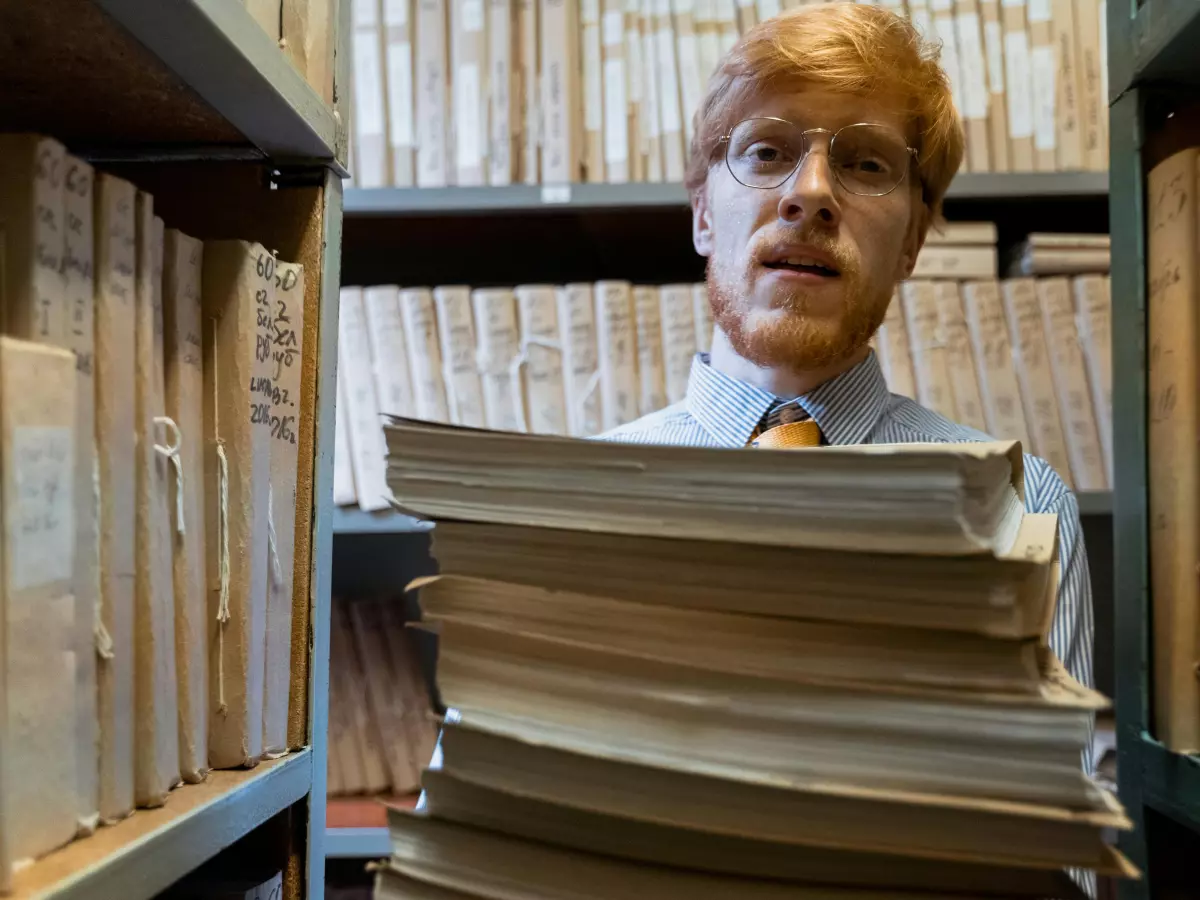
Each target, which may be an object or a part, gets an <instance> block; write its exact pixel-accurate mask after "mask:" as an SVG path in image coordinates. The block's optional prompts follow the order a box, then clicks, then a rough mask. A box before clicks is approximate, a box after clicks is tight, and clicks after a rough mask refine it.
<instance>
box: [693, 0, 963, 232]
mask: <svg viewBox="0 0 1200 900" xmlns="http://www.w3.org/2000/svg"><path fill="white" fill-rule="evenodd" d="M939 55H940V47H939V46H938V45H937V44H932V43H929V42H927V41H925V40H923V39H922V38H921V35H920V34H919V33H918V32H917V30H916V29H915V28H913V27H912V25H910V24H909V23H908V21H906V20H905V19H902V18H901V17H899V16H897V15H896V14H895V13H893V12H890V11H889V10H887V9H885V8H884V7H880V6H868V5H865V4H861V5H860V4H856V3H828V4H818V5H815V6H803V7H800V8H798V9H793V10H790V11H788V12H785V13H783V14H782V15H780V16H776V17H775V18H772V19H768V20H767V21H765V22H761V23H759V24H758V25H756V26H755V27H754V28H751V29H750V30H749V31H747V32H746V33H745V34H744V35H743V36H742V38H741V40H739V41H738V42H737V44H735V45H734V47H733V48H732V49H731V50H730V51H729V52H728V53H727V54H726V55H725V57H724V58H723V59H722V60H721V62H720V64H719V65H718V66H717V70H716V71H715V72H714V73H713V76H712V78H711V79H710V80H709V83H708V92H707V93H706V94H705V96H704V99H703V100H702V101H701V103H700V108H699V109H698V110H697V111H696V116H695V123H694V124H695V128H694V130H693V135H692V146H691V151H690V157H689V159H688V167H687V173H686V175H685V184H686V185H687V189H688V192H689V193H690V194H694V193H695V192H696V191H697V190H699V189H700V188H702V187H703V186H704V183H705V180H706V179H707V177H708V170H709V167H710V166H712V165H713V164H714V163H716V162H719V161H720V160H721V158H722V154H723V152H724V145H723V144H722V143H721V138H723V137H724V136H725V135H727V134H728V133H729V130H730V129H731V128H732V127H733V126H734V125H736V124H737V122H738V121H739V119H740V118H741V115H742V110H744V109H745V106H746V104H747V102H748V101H750V100H751V99H752V98H754V97H755V96H758V95H761V94H763V93H767V92H770V91H777V90H780V89H784V88H792V89H795V88H796V87H814V88H819V89H823V90H829V91H837V92H841V93H846V94H859V95H871V94H883V95H885V96H888V97H896V98H897V99H898V100H899V102H900V103H902V104H903V105H904V106H905V107H907V109H908V112H909V133H908V134H907V135H906V137H907V138H908V140H909V143H910V144H911V145H912V146H913V147H914V148H916V150H917V174H918V175H919V178H920V182H921V199H922V202H923V203H924V205H925V208H926V210H927V211H928V218H927V219H926V222H927V223H928V222H931V221H933V220H934V219H935V218H936V217H937V216H939V215H940V214H941V206H942V198H943V197H945V195H946V189H947V188H948V187H949V186H950V181H951V179H953V178H954V173H955V172H957V171H958V167H959V165H960V164H961V162H962V157H963V131H962V123H961V120H960V119H959V116H958V112H957V111H956V110H955V108H954V102H953V100H952V98H951V94H950V82H949V79H947V77H946V73H945V72H944V71H942V67H941V65H940V64H939V62H938V57H939Z"/></svg>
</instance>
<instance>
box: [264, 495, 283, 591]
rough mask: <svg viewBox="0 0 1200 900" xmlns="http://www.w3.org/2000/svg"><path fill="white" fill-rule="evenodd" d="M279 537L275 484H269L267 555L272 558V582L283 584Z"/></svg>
mask: <svg viewBox="0 0 1200 900" xmlns="http://www.w3.org/2000/svg"><path fill="white" fill-rule="evenodd" d="M278 546H279V539H278V538H277V537H275V486H274V485H272V484H268V485H267V556H268V557H270V560H271V583H272V584H275V585H281V584H283V566H281V565H280V563H279V550H278V549H277V548H278Z"/></svg>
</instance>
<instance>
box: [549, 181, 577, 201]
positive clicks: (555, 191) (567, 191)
mask: <svg viewBox="0 0 1200 900" xmlns="http://www.w3.org/2000/svg"><path fill="white" fill-rule="evenodd" d="M542 202H543V203H570V202H571V186H570V185H569V184H543V185H542Z"/></svg>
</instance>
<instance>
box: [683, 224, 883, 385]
mask: <svg viewBox="0 0 1200 900" xmlns="http://www.w3.org/2000/svg"><path fill="white" fill-rule="evenodd" d="M809 243H814V244H816V245H817V246H819V247H820V249H822V250H824V251H825V252H827V253H830V255H832V256H833V257H834V260H835V261H836V262H837V264H838V272H839V281H840V282H841V289H842V306H841V309H840V310H839V313H838V314H837V315H835V316H829V315H825V316H822V317H819V318H816V317H812V316H810V315H807V314H806V312H807V307H808V303H809V302H810V301H809V297H808V296H807V294H808V292H807V291H806V290H805V289H804V288H802V287H797V288H794V289H792V290H791V291H789V292H788V293H786V294H782V295H780V294H776V296H774V297H773V298H771V310H770V311H764V312H766V315H765V316H759V315H756V310H755V308H754V306H753V304H752V303H751V302H750V300H749V292H750V286H749V285H743V286H739V285H731V284H729V283H728V282H727V281H726V280H725V279H723V278H722V272H721V271H720V269H719V268H718V267H717V266H715V265H714V264H713V260H712V258H711V257H710V258H709V261H708V273H707V282H708V302H709V305H710V306H711V308H712V313H713V321H714V323H715V324H716V326H717V327H718V328H720V329H721V331H722V332H724V334H725V336H726V337H727V338H728V339H729V343H730V345H731V346H732V347H733V349H734V351H735V352H736V353H737V354H738V356H740V357H742V359H745V360H747V361H748V362H751V363H754V364H755V365H756V366H759V367H761V368H784V369H788V370H790V371H793V372H803V371H810V370H813V369H820V368H825V367H828V366H832V365H836V364H837V363H839V362H842V361H844V360H846V359H848V358H850V357H851V356H852V355H853V354H854V353H855V352H856V351H858V350H859V349H860V348H862V347H863V346H864V345H865V344H866V343H867V341H868V340H870V338H871V335H873V334H874V333H875V332H876V330H878V328H879V326H880V325H881V324H883V318H884V316H885V315H886V314H887V308H888V303H889V302H890V301H891V296H892V290H891V286H884V287H881V286H878V285H870V284H866V283H865V282H864V279H863V278H862V275H861V269H860V267H859V266H858V265H857V260H855V259H852V258H848V256H849V255H848V254H847V253H846V251H845V250H844V249H843V248H841V247H838V246H837V245H836V244H835V243H834V242H833V241H832V240H829V241H821V240H816V241H813V240H810V241H809ZM751 259H755V260H756V259H757V257H756V256H754V255H752V256H751ZM756 320H757V321H756Z"/></svg>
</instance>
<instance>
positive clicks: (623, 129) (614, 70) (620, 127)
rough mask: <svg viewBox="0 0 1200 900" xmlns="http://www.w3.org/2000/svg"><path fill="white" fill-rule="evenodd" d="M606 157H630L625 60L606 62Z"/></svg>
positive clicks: (616, 160)
mask: <svg viewBox="0 0 1200 900" xmlns="http://www.w3.org/2000/svg"><path fill="white" fill-rule="evenodd" d="M604 159H605V161H606V162H610V163H623V162H625V161H627V160H628V159H629V104H628V103H627V102H626V99H625V62H624V60H621V59H609V60H606V61H605V63H604Z"/></svg>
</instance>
